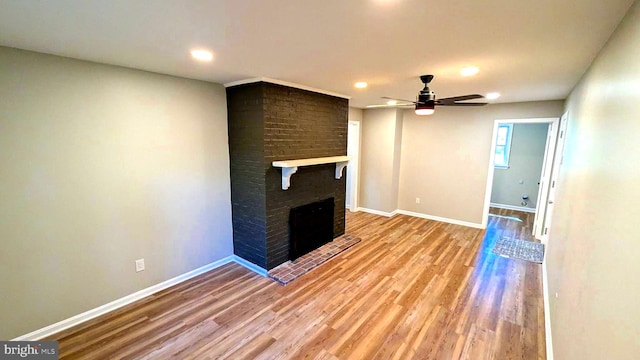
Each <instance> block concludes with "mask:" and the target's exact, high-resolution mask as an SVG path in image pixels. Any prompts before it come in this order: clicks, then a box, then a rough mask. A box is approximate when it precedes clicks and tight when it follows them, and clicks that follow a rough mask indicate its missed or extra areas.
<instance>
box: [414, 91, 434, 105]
mask: <svg viewBox="0 0 640 360" xmlns="http://www.w3.org/2000/svg"><path fill="white" fill-rule="evenodd" d="M435 100H436V93H434V92H433V91H431V90H429V89H428V88H426V89H424V90H421V91H420V94H418V103H421V104H426V103H429V102H433V101H435Z"/></svg>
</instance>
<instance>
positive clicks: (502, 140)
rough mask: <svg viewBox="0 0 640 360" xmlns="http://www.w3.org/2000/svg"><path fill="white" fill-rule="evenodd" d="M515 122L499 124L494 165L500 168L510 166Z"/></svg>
mask: <svg viewBox="0 0 640 360" xmlns="http://www.w3.org/2000/svg"><path fill="white" fill-rule="evenodd" d="M512 133H513V124H499V125H498V135H497V138H496V154H495V158H494V161H493V166H495V167H496V168H499V169H507V168H509V153H510V152H511V134H512Z"/></svg>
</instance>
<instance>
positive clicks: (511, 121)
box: [482, 117, 560, 228]
mask: <svg viewBox="0 0 640 360" xmlns="http://www.w3.org/2000/svg"><path fill="white" fill-rule="evenodd" d="M559 122H560V118H559V117H554V118H531V119H497V120H494V121H493V132H492V135H491V150H490V153H489V164H488V171H487V185H486V188H485V196H484V209H483V212H482V227H483V228H486V227H487V224H488V223H489V207H490V206H491V192H492V190H493V173H494V170H495V169H494V160H495V152H496V140H497V135H498V126H499V125H500V124H551V125H552V128H554V129H556V130H557V129H558V127H559V126H558V125H559ZM554 124H555V125H554ZM556 140H557V137H556V136H553V140H550V138H549V136H547V141H552V144H550V145H552V146H549V145H547V146H545V155H544V156H545V160H544V161H545V164H546V162H547V159H548V158H549V157H550V158H549V159H553V154H549V152H551V149H553V150H555V147H556V146H555V142H556ZM548 162H552V160H548ZM541 185H542V184H541ZM545 186H546V187H548V183H547V184H545ZM547 191H548V189H547ZM538 193H540V191H538ZM546 203H547V199H546V198H545V199H544V205H546ZM540 205H541V204H540V203H537V204H536V215H537V213H538V212H539V211H540V210H541V208H540ZM544 205H543V207H544ZM542 210H544V209H542ZM543 213H544V211H543Z"/></svg>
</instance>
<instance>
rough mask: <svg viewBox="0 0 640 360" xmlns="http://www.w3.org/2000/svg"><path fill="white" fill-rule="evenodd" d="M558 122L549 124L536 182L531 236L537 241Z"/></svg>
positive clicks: (549, 178)
mask: <svg viewBox="0 0 640 360" xmlns="http://www.w3.org/2000/svg"><path fill="white" fill-rule="evenodd" d="M558 126H559V125H558V121H554V122H552V123H550V124H549V131H547V145H546V146H545V150H544V160H543V163H542V172H541V173H540V181H539V182H538V199H537V200H536V216H535V218H534V220H533V233H532V235H533V236H534V237H535V238H536V239H538V240H541V239H542V235H543V225H544V214H545V212H546V209H547V206H546V205H547V197H548V196H549V182H550V181H551V172H552V169H553V156H554V154H555V149H556V140H557V136H558Z"/></svg>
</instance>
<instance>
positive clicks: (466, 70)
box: [460, 66, 480, 76]
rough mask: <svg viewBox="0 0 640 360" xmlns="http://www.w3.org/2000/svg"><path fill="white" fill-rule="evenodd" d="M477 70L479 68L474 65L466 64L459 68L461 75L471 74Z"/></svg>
mask: <svg viewBox="0 0 640 360" xmlns="http://www.w3.org/2000/svg"><path fill="white" fill-rule="evenodd" d="M478 71H480V69H478V68H477V67H475V66H467V67H465V68H462V69H461V70H460V75H462V76H473V75H475V74H477V73H478Z"/></svg>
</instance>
